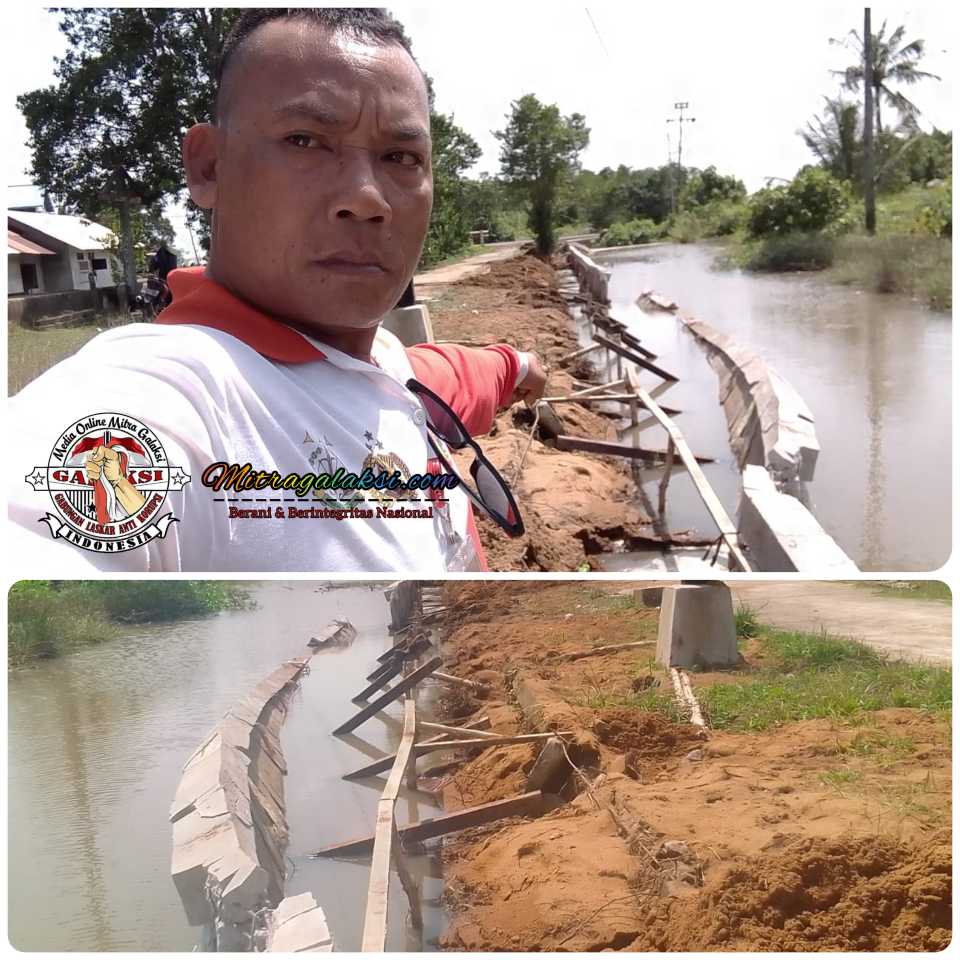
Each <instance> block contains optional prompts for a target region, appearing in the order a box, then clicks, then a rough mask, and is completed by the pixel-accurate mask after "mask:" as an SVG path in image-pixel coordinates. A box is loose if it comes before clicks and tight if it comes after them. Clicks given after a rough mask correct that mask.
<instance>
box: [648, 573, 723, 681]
mask: <svg viewBox="0 0 960 960" xmlns="http://www.w3.org/2000/svg"><path fill="white" fill-rule="evenodd" d="M738 659H739V657H738V654H737V627H736V621H735V618H734V613H733V598H732V596H731V595H730V588H729V587H727V586H726V584H723V583H710V584H680V585H679V586H675V587H674V586H671V587H664V588H663V600H662V602H661V604H660V625H659V629H658V631H657V662H658V663H661V664H663V666H665V667H692V666H695V665H697V666H717V667H719V666H731V665H733V664H735V663H737V661H738Z"/></svg>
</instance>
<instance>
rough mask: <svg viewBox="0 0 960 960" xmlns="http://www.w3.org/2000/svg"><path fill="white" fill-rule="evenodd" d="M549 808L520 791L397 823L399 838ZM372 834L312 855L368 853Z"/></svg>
mask: <svg viewBox="0 0 960 960" xmlns="http://www.w3.org/2000/svg"><path fill="white" fill-rule="evenodd" d="M548 809H550V803H549V801H547V800H546V798H545V797H544V796H543V794H542V793H541V792H540V791H539V790H533V791H531V792H530V793H522V794H520V795H519V796H515V797H508V798H507V799H506V800H494V801H493V802H492V803H481V804H479V805H478V806H476V807H467V808H466V809H464V810H457V811H455V812H454V813H447V814H444V815H442V816H439V817H432V818H430V819H427V820H420V821H418V822H417V823H411V824H410V826H408V827H400V829H399V831H398V832H399V834H400V838H401V840H403V841H404V842H406V841H408V840H409V841H419V840H430V839H432V838H433V837H442V836H443V835H444V834H447V833H455V832H456V831H457V830H466V829H468V828H469V827H480V826H483V825H484V824H485V823H493V822H494V821H495V820H502V819H504V818H505V817H531V816H533V817H538V816H540V815H541V814H542V813H545V812H546V811H547V810H548ZM373 842H374V838H373V837H361V838H359V839H357V840H349V841H347V842H346V843H336V844H333V845H332V846H329V847H324V848H323V849H322V850H318V851H317V852H316V853H314V854H311V856H314V857H338V856H341V857H345V856H356V855H358V854H364V853H369V852H370V850H371V849H372V848H373Z"/></svg>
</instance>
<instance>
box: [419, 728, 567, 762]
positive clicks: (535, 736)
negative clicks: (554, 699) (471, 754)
mask: <svg viewBox="0 0 960 960" xmlns="http://www.w3.org/2000/svg"><path fill="white" fill-rule="evenodd" d="M572 736H573V733H572V732H571V731H570V730H560V731H557V732H553V733H518V734H517V735H516V736H512V737H501V736H495V737H490V738H489V739H488V740H443V741H438V742H436V743H427V742H426V741H424V742H423V743H417V744H415V745H414V747H413V753H414V756H417V757H422V756H423V755H424V754H425V753H432V752H433V751H435V750H463V749H465V748H467V747H483V748H484V749H486V748H487V747H505V746H508V745H510V744H514V743H538V742H539V741H541V740H549V739H550V738H551V737H572Z"/></svg>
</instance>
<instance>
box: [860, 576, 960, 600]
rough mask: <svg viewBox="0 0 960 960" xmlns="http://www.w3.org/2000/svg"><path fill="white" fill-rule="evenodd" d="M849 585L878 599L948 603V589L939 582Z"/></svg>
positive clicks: (915, 581)
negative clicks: (870, 592) (867, 591)
mask: <svg viewBox="0 0 960 960" xmlns="http://www.w3.org/2000/svg"><path fill="white" fill-rule="evenodd" d="M849 582H850V583H853V584H855V585H856V586H858V587H861V588H864V589H867V590H870V591H872V592H873V594H874V595H875V596H878V597H910V598H916V599H917V600H938V601H940V602H944V601H946V602H947V603H950V601H951V599H952V594H951V592H950V588H949V587H948V586H947V585H946V584H945V583H942V582H941V581H940V580H891V581H889V582H888V581H886V580H851V581H849Z"/></svg>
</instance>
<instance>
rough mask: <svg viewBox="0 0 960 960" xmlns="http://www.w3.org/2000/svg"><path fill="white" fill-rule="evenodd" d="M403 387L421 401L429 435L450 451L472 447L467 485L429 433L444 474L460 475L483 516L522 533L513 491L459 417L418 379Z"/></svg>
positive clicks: (514, 534) (515, 533)
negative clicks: (470, 482)
mask: <svg viewBox="0 0 960 960" xmlns="http://www.w3.org/2000/svg"><path fill="white" fill-rule="evenodd" d="M407 389H408V390H410V391H411V392H412V393H414V394H416V396H417V399H419V401H420V402H421V403H422V404H423V409H424V412H425V413H426V415H427V429H428V431H429V432H430V433H431V434H435V435H436V436H437V437H439V438H440V439H441V440H442V441H443V442H444V443H445V444H447V446H449V447H452V448H453V449H454V450H462V449H463V448H464V447H470V448H471V449H472V450H473V455H474V460H473V463H472V464H470V475H471V476H472V477H473V481H474V484H476V486H475V487H474V486H471V485H470V484H469V483H467V481H466V480H464V478H463V477H462V476H460V473H459V472H458V471H457V470H455V469H454V468H453V466H452V465H451V464H450V463H449V462H448V461H447V458H446V457H444V455H443V454H442V453H441V452H440V449H439V447H438V446H437V444H436V443H434V440H433V437H432V436H429V437H428V439H429V441H430V446H431V447H433V451H434V453H436V455H437V458H438V459H439V461H440V462H441V463H442V464H443V466H444V468H445V469H446V471H447V473H452V474H453V475H454V476H457V477H460V486H461V487H463V492H464V493H465V494H466V495H467V496H468V497H469V498H470V500H471V501H472V502H473V503H474V504H476V506H478V507H479V508H480V509H481V510H482V511H483V512H484V513H485V514H487V516H489V517H490V518H491V519H492V520H495V521H496V522H497V523H498V524H499V525H500V526H501V527H503V529H504V530H505V531H506V532H507V533H508V534H509V535H510V536H511V537H520V536H523V520H521V518H520V511H519V509H517V503H516V501H515V500H514V499H513V494H512V493H511V492H510V488H509V487H508V486H507V481H506V480H504V479H503V477H501V476H500V474H499V473H498V472H497V470H496V468H495V467H494V465H493V464H492V463H491V462H490V461H489V460H488V459H487V458H486V456H485V455H484V453H483V450H481V449H480V445H479V444H478V443H477V441H476V440H474V439H473V437H471V436H470V434H469V432H468V431H467V428H466V427H465V426H464V425H463V422H462V421H461V419H460V418H459V417H458V416H457V415H456V414H455V413H454V412H453V410H451V409H450V407H449V406H448V405H447V404H446V403H445V402H444V401H443V400H441V399H440V398H439V397H438V396H437V395H436V394H435V393H434V392H433V391H432V390H430V389H429V388H428V387H425V386H424V385H423V384H422V383H420V381H419V380H414V379H413V378H411V379H410V380H408V381H407Z"/></svg>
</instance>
